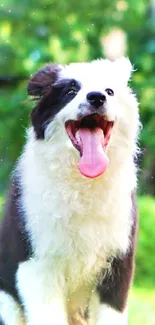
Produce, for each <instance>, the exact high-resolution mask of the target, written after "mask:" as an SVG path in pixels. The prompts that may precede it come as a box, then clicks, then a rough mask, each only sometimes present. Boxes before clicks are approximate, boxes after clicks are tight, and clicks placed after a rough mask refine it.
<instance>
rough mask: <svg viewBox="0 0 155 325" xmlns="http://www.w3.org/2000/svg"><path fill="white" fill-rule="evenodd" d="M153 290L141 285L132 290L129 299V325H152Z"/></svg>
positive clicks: (154, 314) (154, 317) (154, 302)
mask: <svg viewBox="0 0 155 325" xmlns="http://www.w3.org/2000/svg"><path fill="white" fill-rule="evenodd" d="M154 297H155V288H152V289H150V288H148V287H144V285H141V288H140V289H139V288H137V287H136V288H133V289H132V290H131V294H130V297H129V325H154V323H155V321H154V320H155V299H154Z"/></svg>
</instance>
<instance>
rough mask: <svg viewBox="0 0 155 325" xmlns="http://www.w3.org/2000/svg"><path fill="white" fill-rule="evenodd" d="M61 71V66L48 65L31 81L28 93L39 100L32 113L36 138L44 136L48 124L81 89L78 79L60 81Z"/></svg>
mask: <svg viewBox="0 0 155 325" xmlns="http://www.w3.org/2000/svg"><path fill="white" fill-rule="evenodd" d="M59 72H60V68H59V66H56V65H48V66H46V67H45V68H44V69H42V70H40V71H39V72H38V73H36V74H35V75H34V76H33V77H32V78H31V80H30V81H29V84H28V94H29V95H32V96H34V97H36V99H37V100H38V102H37V105H36V107H35V108H34V110H33V111H32V114H31V119H32V125H33V127H34V130H35V133H36V139H43V138H44V131H45V128H46V127H47V125H48V124H49V123H50V122H51V121H52V120H53V118H54V117H55V115H56V114H57V113H58V112H60V110H61V109H62V108H64V106H65V105H66V104H68V103H69V102H70V101H71V100H72V99H73V98H74V97H75V96H76V94H77V92H78V91H79V89H80V84H79V82H77V81H76V80H73V79H65V80H61V81H59V79H58V77H59Z"/></svg>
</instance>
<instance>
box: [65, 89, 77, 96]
mask: <svg viewBox="0 0 155 325" xmlns="http://www.w3.org/2000/svg"><path fill="white" fill-rule="evenodd" d="M76 94H77V90H76V89H69V90H68V91H67V92H66V95H67V96H75V95H76Z"/></svg>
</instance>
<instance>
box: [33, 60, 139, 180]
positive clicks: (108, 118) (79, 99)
mask: <svg viewBox="0 0 155 325" xmlns="http://www.w3.org/2000/svg"><path fill="white" fill-rule="evenodd" d="M131 71H132V66H131V63H130V61H129V60H128V59H126V58H122V59H119V60H116V61H115V62H111V61H109V60H104V59H102V60H96V61H92V62H90V63H72V64H69V65H66V66H60V65H52V64H51V65H48V66H46V67H45V68H44V69H42V70H40V71H39V72H38V73H36V74H35V75H34V76H33V77H32V78H31V80H30V81H29V84H28V93H29V95H31V96H34V97H36V99H37V100H38V102H37V105H36V107H35V108H34V110H33V111H32V125H33V127H34V131H35V135H36V139H37V140H41V141H46V143H47V141H50V142H51V145H52V141H53V143H54V144H55V145H56V143H57V144H58V146H59V144H60V143H61V150H63V151H65V150H66V149H67V150H66V151H68V150H71V154H73V155H74V154H76V156H78V157H79V159H80V161H79V170H80V172H81V173H82V174H83V175H85V176H87V177H96V176H99V175H101V174H102V173H103V172H104V171H105V170H106V169H107V167H108V164H109V159H110V155H111V152H112V151H113V156H115V155H117V153H118V151H119V150H121V147H122V148H123V147H124V148H125V147H126V146H128V147H129V151H134V148H133V147H134V145H135V141H136V136H137V131H138V109H137V106H138V105H137V101H136V99H135V96H134V95H133V94H132V92H131V90H130V89H129V87H128V85H127V84H128V80H129V78H130V75H131ZM120 139H121V140H120ZM51 140H52V141H51ZM131 147H132V149H131V150H130V148H131ZM130 154H132V153H130ZM66 155H68V153H67V154H66ZM113 159H117V158H116V157H113Z"/></svg>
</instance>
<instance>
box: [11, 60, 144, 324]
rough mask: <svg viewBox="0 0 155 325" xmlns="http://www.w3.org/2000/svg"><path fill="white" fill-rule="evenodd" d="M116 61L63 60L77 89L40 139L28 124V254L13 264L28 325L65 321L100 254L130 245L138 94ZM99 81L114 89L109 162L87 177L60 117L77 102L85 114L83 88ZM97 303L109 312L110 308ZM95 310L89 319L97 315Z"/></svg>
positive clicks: (24, 167)
mask: <svg viewBox="0 0 155 325" xmlns="http://www.w3.org/2000/svg"><path fill="white" fill-rule="evenodd" d="M123 60H125V59H123ZM125 62H126V68H125ZM122 64H123V68H122V69H123V70H121V64H120V62H119V64H118V62H115V63H111V62H109V61H108V60H98V61H94V62H92V63H86V64H84V63H83V64H71V65H69V66H66V67H65V68H62V71H61V74H60V79H61V78H63V77H65V78H68V77H71V78H74V79H77V80H79V81H80V82H81V85H82V87H81V90H80V91H79V93H78V94H77V96H76V97H75V98H74V99H73V100H72V101H71V102H70V103H69V104H68V105H66V107H65V108H64V109H62V110H61V111H60V112H59V113H58V114H57V115H56V117H55V119H54V120H53V121H52V122H51V123H50V124H49V125H48V127H47V129H46V132H45V140H35V134H34V131H33V128H31V129H30V130H29V131H28V140H27V144H26V146H25V149H24V152H23V155H22V157H21V159H20V161H19V164H18V167H17V169H18V173H19V174H20V178H21V183H22V189H23V191H22V197H23V199H22V208H23V209H24V211H25V221H26V229H27V231H28V233H29V236H30V239H31V243H32V247H33V253H34V257H33V259H31V260H30V261H27V262H24V263H21V264H20V266H19V269H18V272H17V286H18V290H19V292H20V295H21V298H22V301H23V304H24V306H25V310H26V313H27V320H28V324H30V325H41V324H43V323H44V324H47V325H48V324H55V323H57V324H59V325H66V324H67V316H66V315H67V312H68V314H69V317H70V316H72V315H74V314H75V313H76V312H77V310H78V309H79V308H80V309H81V310H83V309H84V308H85V306H86V305H87V304H88V298H89V297H90V296H91V293H92V290H94V289H95V283H96V279H97V276H98V274H99V272H100V270H101V269H103V268H104V269H105V270H107V268H109V267H110V264H108V263H107V258H109V257H114V256H117V255H121V254H124V253H126V251H127V250H128V248H129V245H130V238H129V236H130V231H131V226H132V218H131V197H130V194H131V191H132V190H133V189H134V188H135V187H136V168H135V165H134V162H133V156H134V155H135V154H136V149H137V147H136V140H137V133H138V128H139V118H138V109H137V101H136V99H135V97H134V95H132V94H131V92H130V90H129V89H128V88H127V86H126V83H127V79H128V78H129V75H130V72H131V65H130V64H129V61H128V60H127V61H123V63H122ZM118 67H119V69H118ZM116 71H117V73H116ZM106 88H112V89H113V90H114V93H115V95H114V96H113V97H110V96H109V97H107V104H106V115H107V118H108V120H114V121H115V125H114V128H113V131H112V136H111V139H110V142H109V144H108V147H107V155H108V158H109V161H110V164H109V167H108V169H107V171H106V172H105V173H104V174H103V175H102V176H100V177H98V178H96V179H88V178H85V177H84V176H82V175H81V174H80V173H79V171H78V168H77V164H78V160H79V154H78V152H77V151H76V149H75V148H74V147H73V145H72V144H71V142H70V140H69V138H68V136H67V134H66V130H65V127H64V122H65V121H66V120H67V119H72V118H73V119H76V118H77V116H78V114H79V113H80V109H81V107H82V109H83V110H84V111H85V112H86V114H87V110H88V107H87V103H86V94H87V93H88V92H89V91H102V92H103V93H104V92H105V89H106ZM102 310H103V313H104V312H105V315H109V314H111V312H110V309H109V308H107V309H106V308H105V307H104V309H103V308H102ZM102 310H101V311H100V314H99V316H98V321H97V323H96V325H100V324H101V323H102ZM115 314H116V313H114V312H113V313H112V314H111V316H105V319H106V317H109V319H110V320H109V322H107V323H106V325H107V324H112V319H114V320H115ZM113 315H114V317H113ZM110 317H111V318H110ZM43 319H44V321H43ZM103 319H104V316H103ZM117 319H118V323H119V319H120V323H119V325H120V324H123V325H124V324H126V322H124V323H123V321H122V322H121V317H120V318H119V316H117ZM115 324H116V322H115ZM9 325H10V324H9Z"/></svg>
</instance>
